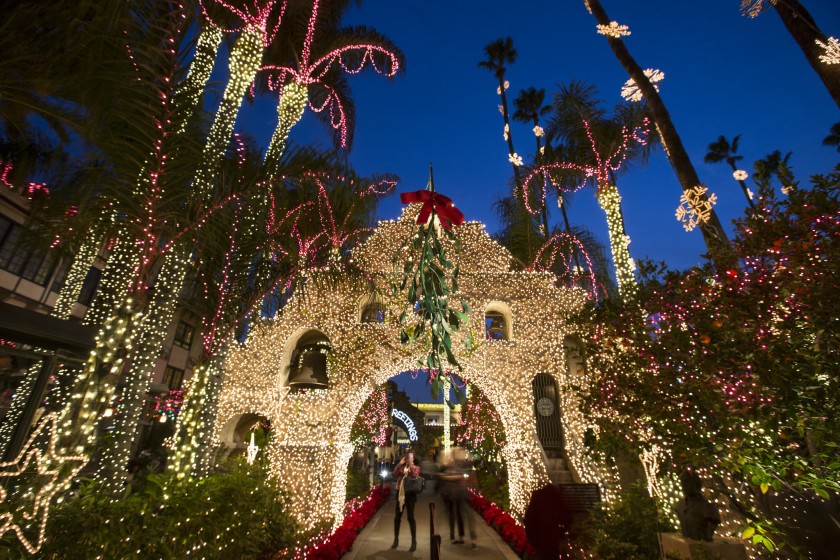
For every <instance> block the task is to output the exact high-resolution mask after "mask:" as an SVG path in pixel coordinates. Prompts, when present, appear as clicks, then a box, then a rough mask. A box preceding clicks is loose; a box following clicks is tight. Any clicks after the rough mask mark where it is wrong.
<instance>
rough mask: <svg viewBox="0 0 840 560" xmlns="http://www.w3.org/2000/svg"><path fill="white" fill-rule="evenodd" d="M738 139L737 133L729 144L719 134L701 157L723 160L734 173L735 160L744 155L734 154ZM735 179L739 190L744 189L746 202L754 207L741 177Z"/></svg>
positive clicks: (707, 161)
mask: <svg viewBox="0 0 840 560" xmlns="http://www.w3.org/2000/svg"><path fill="white" fill-rule="evenodd" d="M740 139H741V135H740V134H738V135H737V136H735V138H733V139H732V143H731V144H730V142H729V140H727V139H726V138H725V137H724V136H720V137H719V138H718V139H717V140H716V141H715V142H712V143H711V144H709V148H708V150H709V151H708V152H706V157H704V158H703V161H705V162H706V163H719V162H721V161H725V162H726V163H728V164H729V167H731V168H732V172H733V173H735V172H736V171H738V166H737V165H735V164H736V162H738V161H741V160H742V159H744V156H739V155H735V153H736V152H737V151H738V140H740ZM736 180H737V181H738V184H739V185H741V190H742V191H744V196H745V197H746V198H747V203H749V205H750V208H755V204H754V203H753V201H752V197H751V196H750V190H749V189H748V188H747V184H746V183H745V182H744V180H743V179H737V178H736Z"/></svg>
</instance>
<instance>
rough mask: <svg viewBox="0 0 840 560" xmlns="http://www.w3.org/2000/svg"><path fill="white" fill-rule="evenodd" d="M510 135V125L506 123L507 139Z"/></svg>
mask: <svg viewBox="0 0 840 560" xmlns="http://www.w3.org/2000/svg"><path fill="white" fill-rule="evenodd" d="M508 136H510V125H509V124H506V125H505V140H507V139H508Z"/></svg>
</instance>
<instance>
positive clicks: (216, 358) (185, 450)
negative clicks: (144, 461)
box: [167, 343, 229, 479]
mask: <svg viewBox="0 0 840 560" xmlns="http://www.w3.org/2000/svg"><path fill="white" fill-rule="evenodd" d="M228 347H229V345H228V344H227V343H225V344H224V345H223V346H222V348H220V349H218V350H216V351H214V352H213V353H212V354H211V355H209V356H205V358H204V359H202V361H201V363H200V364H198V365H197V366H196V367H195V368H194V369H193V373H192V378H191V380H190V387H189V391H188V392H187V397H186V398H185V400H184V403H183V405H182V406H181V413H180V414H179V415H178V428H177V431H176V433H175V436H174V437H173V445H172V456H171V457H170V459H169V461H168V463H167V470H168V471H169V472H171V473H173V474H174V475H175V476H176V478H178V479H181V478H184V477H186V476H188V475H190V474H192V475H194V476H204V475H206V474H207V473H208V472H209V470H210V461H211V459H212V447H211V442H210V436H211V431H212V429H213V423H214V421H215V420H216V409H217V407H218V404H219V391H220V390H221V379H222V373H223V371H224V369H223V368H224V363H225V360H226V358H227V349H228Z"/></svg>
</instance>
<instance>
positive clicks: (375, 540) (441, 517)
mask: <svg viewBox="0 0 840 560" xmlns="http://www.w3.org/2000/svg"><path fill="white" fill-rule="evenodd" d="M430 486H431V488H429V487H430ZM430 503H435V530H436V531H437V534H439V535H440V536H441V547H440V558H441V560H479V559H481V560H490V559H498V560H519V556H517V555H516V553H515V552H514V551H513V550H511V549H510V547H509V546H508V545H506V544H505V542H504V541H503V540H502V539H501V537H499V535H498V534H497V533H496V531H495V530H494V529H493V528H492V527H490V526H489V525H487V523H485V521H484V520H483V519H482V518H481V517H480V516H479V515H478V514H477V513H476V512H475V511H473V510H472V509H471V508H467V510H468V514H469V515H470V516H472V519H473V523H474V525H475V529H476V534H477V537H478V538H477V539H476V544H477V545H478V547H477V548H476V549H471V548H470V540H469V534H467V535H466V538H465V540H466V544H451V543H450V542H449V520H448V518H447V517H446V511H445V510H444V508H443V499H442V498H441V497H440V496H438V495H437V494H435V492H434V485H431V484H427V488H426V490H425V491H424V492H423V493H422V494H421V495H420V496H419V498H418V500H417V506H416V508H415V510H414V516H415V518H416V519H417V551H416V552H409V551H408V548H409V547H410V546H411V533H410V532H409V528H408V520H407V519H406V516H405V513H403V518H402V526H401V527H400V546H399V548H397V549H396V550H391V545H392V544H393V542H394V511H395V507H396V500H394V498H393V494H392V495H391V498H390V499H389V500H388V503H387V504H385V505H384V506H382V508H381V509H380V510H379V511H378V512H377V513H376V515H375V516H373V519H371V520H370V523H368V524H367V527H365V528H364V529H363V530H362V532H361V533H359V536H358V538H357V539H356V542H355V544H353V550H351V551H350V552H348V553H347V554H345V555H344V557H343V558H342V560H409V559H410V558H430V553H431V551H430V538H429V504H430ZM456 531H457V526H456Z"/></svg>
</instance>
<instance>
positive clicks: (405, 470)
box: [391, 453, 420, 552]
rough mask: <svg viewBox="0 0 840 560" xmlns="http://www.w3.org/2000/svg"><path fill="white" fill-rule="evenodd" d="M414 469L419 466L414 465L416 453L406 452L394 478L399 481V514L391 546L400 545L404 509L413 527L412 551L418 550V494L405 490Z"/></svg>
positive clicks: (410, 525)
mask: <svg viewBox="0 0 840 560" xmlns="http://www.w3.org/2000/svg"><path fill="white" fill-rule="evenodd" d="M412 469H417V471H419V470H420V469H419V467H416V466H415V465H414V453H406V454H405V455H404V456H403V458H402V459H400V462H399V463H397V466H396V468H394V473H393V474H394V480H396V481H397V486H396V488H397V514H396V516H395V517H394V544H392V545H391V548H397V547H398V546H399V545H400V521H401V519H402V512H403V509H405V510H406V512H407V513H408V526H409V528H410V529H411V548H409V550H410V551H412V552H413V551H415V550H417V522H416V521H415V520H414V505H415V504H416V503H417V494H406V492H405V484H403V483H404V479H405V477H407V476H409V473H411V470H412ZM414 476H415V477H416V474H415V475H414Z"/></svg>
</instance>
